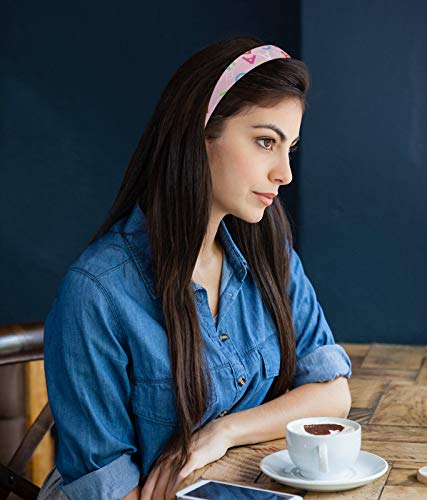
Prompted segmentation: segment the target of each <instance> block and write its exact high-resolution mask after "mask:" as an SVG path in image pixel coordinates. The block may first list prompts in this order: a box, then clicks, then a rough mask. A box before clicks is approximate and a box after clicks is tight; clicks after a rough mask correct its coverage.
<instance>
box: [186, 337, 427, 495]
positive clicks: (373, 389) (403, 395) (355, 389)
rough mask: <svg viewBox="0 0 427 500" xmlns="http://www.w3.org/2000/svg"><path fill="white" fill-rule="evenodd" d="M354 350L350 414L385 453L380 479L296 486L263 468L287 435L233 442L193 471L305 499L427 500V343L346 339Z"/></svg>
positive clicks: (369, 443)
mask: <svg viewBox="0 0 427 500" xmlns="http://www.w3.org/2000/svg"><path fill="white" fill-rule="evenodd" d="M340 345H341V346H342V347H343V348H344V349H345V350H346V352H347V354H348V355H349V356H350V359H351V361H352V366H353V375H352V377H351V379H350V380H349V385H350V390H351V394H352V407H351V411H350V414H349V417H348V418H350V419H352V420H355V421H356V422H359V423H360V424H361V426H362V450H365V451H368V452H370V453H375V454H376V455H379V456H381V457H383V458H384V459H385V460H386V461H387V462H388V464H389V469H388V471H387V472H386V473H385V474H384V475H383V476H381V477H380V478H378V479H377V480H375V481H373V482H371V483H369V484H367V485H365V486H360V487H359V488H354V489H351V490H347V491H341V492H322V493H320V492H319V493H317V492H313V491H310V492H308V491H305V490H296V489H294V488H291V487H289V486H286V485H283V484H281V483H278V482H276V481H274V480H273V479H271V478H270V477H269V476H266V475H265V474H263V473H262V472H261V469H260V468H259V464H260V462H261V460H262V459H263V458H264V457H265V456H267V455H269V454H271V453H274V452H276V451H280V450H284V449H286V448H287V447H286V439H280V440H277V441H270V442H267V443H258V444H255V445H251V446H240V447H235V448H230V449H229V450H228V452H227V453H226V454H225V455H224V457H222V458H221V459H220V460H218V461H217V462H214V463H211V464H209V465H207V466H206V467H203V468H202V469H199V470H197V471H195V472H194V473H193V474H191V475H190V476H189V477H188V478H187V479H186V481H185V483H183V485H182V486H181V487H182V488H183V487H185V486H188V485H190V484H192V483H194V482H195V481H197V480H199V479H217V480H219V481H228V482H233V483H237V484H242V485H254V486H262V487H263V488H267V489H272V490H277V491H283V492H287V493H295V494H298V495H300V496H302V497H304V499H307V500H315V499H328V498H331V499H334V498H345V499H352V500H356V499H357V500H377V499H381V500H396V499H402V500H403V499H404V500H412V499H414V500H422V499H426V500H427V484H423V483H420V482H419V481H418V480H417V470H418V469H419V468H420V467H422V466H425V465H427V347H426V346H405V345H397V344H377V343H374V344H351V343H341V344H340Z"/></svg>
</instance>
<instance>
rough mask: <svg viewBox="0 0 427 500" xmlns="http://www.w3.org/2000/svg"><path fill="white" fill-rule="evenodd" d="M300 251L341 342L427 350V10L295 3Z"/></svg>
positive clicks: (421, 6)
mask: <svg viewBox="0 0 427 500" xmlns="http://www.w3.org/2000/svg"><path fill="white" fill-rule="evenodd" d="M302 4H303V8H302V26H303V36H302V58H303V60H304V61H305V62H306V63H307V64H308V65H309V67H310V70H311V74H312V85H313V86H312V90H311V95H310V101H311V104H310V109H309V112H308V113H307V114H306V116H305V119H304V135H303V139H302V141H303V144H302V147H301V155H300V160H301V164H300V175H299V184H300V185H299V190H300V195H301V197H300V199H299V245H300V247H301V254H302V258H303V262H304V264H305V267H306V271H307V272H308V273H310V276H311V278H312V281H313V282H314V283H315V285H316V291H317V293H318V298H319V299H320V301H321V303H322V306H323V307H324V309H325V310H326V311H327V316H328V319H329V322H330V324H331V326H332V328H333V331H334V333H335V335H336V337H338V338H342V339H345V340H348V341H360V342H391V343H407V344H423V343H427V257H426V256H427V160H426V158H427V139H426V137H427V136H426V129H427V30H426V23H425V21H426V19H427V3H426V2H424V1H422V0H417V1H411V2H394V1H389V2H383V1H381V2H380V1H367V0H366V1H361V2H350V1H347V2H342V1H338V0H334V1H327V2H314V1H305V2H303V3H302Z"/></svg>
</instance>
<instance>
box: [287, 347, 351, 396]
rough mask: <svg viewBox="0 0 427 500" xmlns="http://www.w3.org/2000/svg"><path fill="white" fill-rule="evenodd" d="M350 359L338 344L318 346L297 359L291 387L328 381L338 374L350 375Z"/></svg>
mask: <svg viewBox="0 0 427 500" xmlns="http://www.w3.org/2000/svg"><path fill="white" fill-rule="evenodd" d="M351 373H352V372H351V361H350V358H349V357H348V355H347V353H346V352H345V350H344V349H343V348H342V347H341V346H340V345H338V344H328V345H323V346H322V347H318V348H317V349H316V350H315V351H312V352H310V353H308V354H306V355H305V356H303V357H302V358H300V359H298V360H297V366H296V371H295V377H294V382H293V385H292V387H293V388H295V387H298V386H299V385H303V384H311V383H313V382H328V381H330V380H334V379H335V378H337V377H339V376H345V377H347V378H350V377H351Z"/></svg>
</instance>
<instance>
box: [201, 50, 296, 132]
mask: <svg viewBox="0 0 427 500" xmlns="http://www.w3.org/2000/svg"><path fill="white" fill-rule="evenodd" d="M281 57H283V58H285V59H286V58H290V57H291V56H290V55H289V54H287V53H286V52H285V51H284V50H282V49H281V48H280V47H276V46H275V45H261V46H260V47H255V48H254V49H251V50H248V51H247V52H245V53H244V54H241V55H240V56H239V57H238V58H237V59H235V60H234V61H233V62H232V63H231V64H230V65H229V66H228V68H226V69H225V71H224V72H223V73H222V75H221V76H220V78H219V80H218V81H217V83H216V85H215V88H214V89H213V92H212V95H211V98H210V100H209V104H208V107H207V110H206V119H205V127H206V124H207V123H208V120H209V118H210V116H211V114H212V112H213V110H214V109H215V107H216V105H217V104H218V103H219V101H220V100H221V99H222V97H223V96H224V94H226V93H227V91H228V90H230V88H231V87H232V86H233V85H234V84H235V83H236V82H237V80H239V79H240V78H241V77H242V76H243V75H245V74H246V73H247V72H248V71H251V69H254V68H256V67H257V66H259V65H260V64H262V63H265V62H267V61H270V60H272V59H279V58H281Z"/></svg>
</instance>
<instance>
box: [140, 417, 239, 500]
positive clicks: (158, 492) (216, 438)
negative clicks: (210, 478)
mask: <svg viewBox="0 0 427 500" xmlns="http://www.w3.org/2000/svg"><path fill="white" fill-rule="evenodd" d="M229 447H230V441H229V438H228V434H227V433H226V432H225V429H224V426H223V425H222V421H221V419H219V420H218V419H217V420H212V421H211V422H209V424H207V425H205V426H203V427H201V428H200V429H198V430H197V431H196V432H195V433H194V434H193V439H192V443H191V446H190V456H189V459H188V461H187V463H186V464H185V465H184V467H183V468H182V470H181V471H180V473H179V475H178V478H177V480H176V482H175V483H172V482H171V479H170V476H171V469H170V465H169V463H168V462H164V463H163V464H161V465H160V466H159V467H155V468H153V469H152V470H151V472H150V474H149V475H148V477H147V480H146V482H145V484H144V487H143V489H142V491H141V497H140V500H169V499H174V498H175V492H176V490H177V489H179V486H180V484H181V483H182V482H183V481H184V479H185V478H186V477H187V476H188V475H189V474H191V473H192V472H193V471H194V470H196V469H200V468H202V467H204V466H205V465H207V464H209V463H211V462H215V460H218V459H220V458H221V457H222V456H224V455H225V453H226V452H227V450H228V448H229Z"/></svg>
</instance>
